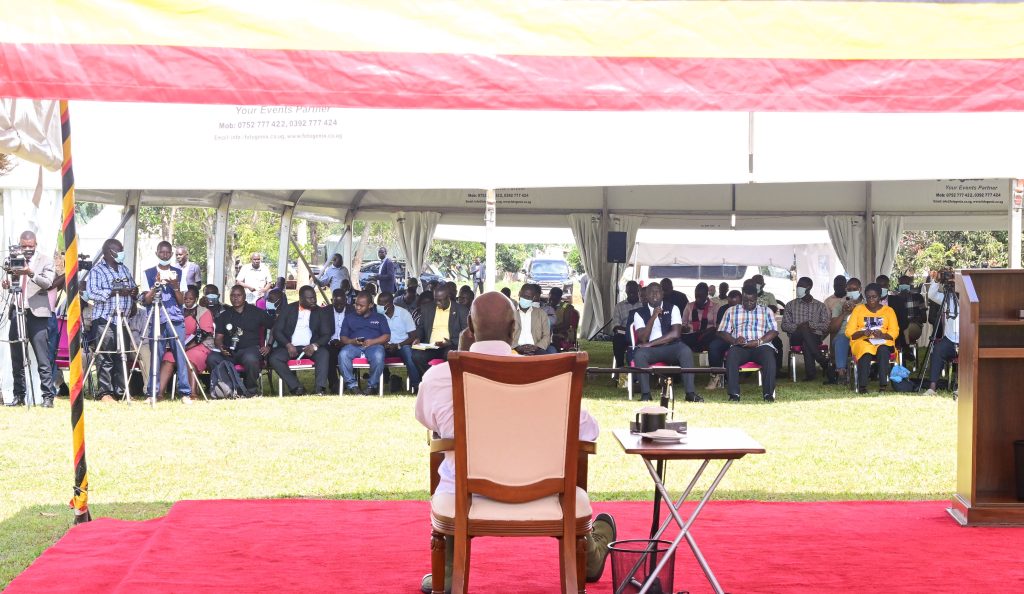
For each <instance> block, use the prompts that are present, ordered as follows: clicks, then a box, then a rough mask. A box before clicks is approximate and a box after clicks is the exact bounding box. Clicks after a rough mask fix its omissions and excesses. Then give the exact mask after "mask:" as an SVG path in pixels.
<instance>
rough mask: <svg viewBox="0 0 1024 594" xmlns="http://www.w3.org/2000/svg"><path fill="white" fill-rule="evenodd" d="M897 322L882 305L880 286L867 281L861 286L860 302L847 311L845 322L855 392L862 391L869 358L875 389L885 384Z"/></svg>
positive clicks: (882, 387) (887, 377) (886, 384)
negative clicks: (874, 370)
mask: <svg viewBox="0 0 1024 594" xmlns="http://www.w3.org/2000/svg"><path fill="white" fill-rule="evenodd" d="M898 329H899V324H898V323H897V322H896V312H894V311H893V310H892V308H891V307H889V306H888V305H882V287H880V286H878V283H871V284H869V285H868V286H867V287H866V288H865V289H864V303H862V304H860V305H858V306H857V307H855V308H854V309H853V312H851V313H850V319H849V320H848V321H847V322H846V336H847V338H849V339H850V350H851V352H852V353H853V360H854V361H855V362H856V364H857V392H858V393H860V394H866V393H867V391H868V376H869V375H870V372H871V362H872V361H875V362H877V363H878V390H879V391H880V392H884V391H885V390H886V389H887V388H888V386H889V357H890V355H892V353H893V352H894V349H895V348H896V342H895V340H896V334H897V332H898Z"/></svg>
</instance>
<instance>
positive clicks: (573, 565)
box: [558, 536, 586, 594]
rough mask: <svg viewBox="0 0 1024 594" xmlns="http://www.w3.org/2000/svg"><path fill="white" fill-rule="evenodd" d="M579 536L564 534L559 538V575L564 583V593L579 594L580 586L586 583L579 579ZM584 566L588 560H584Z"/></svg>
mask: <svg viewBox="0 0 1024 594" xmlns="http://www.w3.org/2000/svg"><path fill="white" fill-rule="evenodd" d="M578 540H579V539H577V538H575V537H573V536H562V537H561V538H559V539H558V577H559V581H561V584H562V594H578V592H579V588H580V587H581V585H582V584H584V583H586V579H584V581H583V582H580V581H579V578H578V575H579V564H578V563H577V561H578V560H579V556H580V551H579V545H578V544H577V543H578ZM583 563H584V566H585V565H586V561H584V562H583Z"/></svg>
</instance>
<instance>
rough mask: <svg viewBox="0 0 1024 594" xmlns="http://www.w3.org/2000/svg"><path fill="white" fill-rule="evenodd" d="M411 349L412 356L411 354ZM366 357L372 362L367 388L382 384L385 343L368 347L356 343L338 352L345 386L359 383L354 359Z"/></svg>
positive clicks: (349, 386)
mask: <svg viewBox="0 0 1024 594" xmlns="http://www.w3.org/2000/svg"><path fill="white" fill-rule="evenodd" d="M411 354H412V353H411V349H410V356H411ZM361 356H362V357H366V360H367V361H369V363H370V381H369V382H367V385H366V387H367V388H376V387H377V386H379V385H380V376H381V374H382V373H384V345H380V344H375V345H373V346H369V347H366V348H362V347H357V346H356V345H354V344H347V345H345V346H343V347H341V352H340V353H338V367H341V376H342V378H344V380H345V387H346V388H348V389H349V390H353V389H355V388H356V387H357V386H358V385H359V381H358V380H356V375H355V372H353V371H352V359H356V358H358V357H361Z"/></svg>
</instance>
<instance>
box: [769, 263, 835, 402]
mask: <svg viewBox="0 0 1024 594" xmlns="http://www.w3.org/2000/svg"><path fill="white" fill-rule="evenodd" d="M813 286H814V281H812V280H811V279H810V278H808V277H806V276H804V277H801V278H800V280H798V281H797V282H796V299H794V300H792V301H790V302H789V303H787V304H786V311H785V313H784V314H783V315H782V331H783V332H787V333H789V345H790V346H791V347H796V346H798V347H800V349H801V350H802V351H803V355H804V378H805V379H806V380H807V381H809V382H812V381H814V379H815V378H816V377H817V368H816V367H815V366H814V363H815V361H817V363H818V364H819V365H821V368H822V369H823V370H825V378H826V380H825V383H826V384H834V383H836V376H835V373H834V372H833V371H832V367H830V366H829V364H828V356H827V355H826V354H825V353H823V352H822V351H821V346H820V345H821V343H822V342H823V340H824V337H825V335H827V334H828V327H829V324H830V323H831V321H832V313H831V312H830V311H829V310H828V309H827V308H826V307H825V304H824V303H822V302H821V301H818V300H817V299H815V298H814V297H813V296H812V295H811V287H813Z"/></svg>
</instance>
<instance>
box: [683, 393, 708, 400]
mask: <svg viewBox="0 0 1024 594" xmlns="http://www.w3.org/2000/svg"><path fill="white" fill-rule="evenodd" d="M686 401H687V402H704V398H703V397H701V395H700V394H698V393H696V392H687V393H686Z"/></svg>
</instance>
